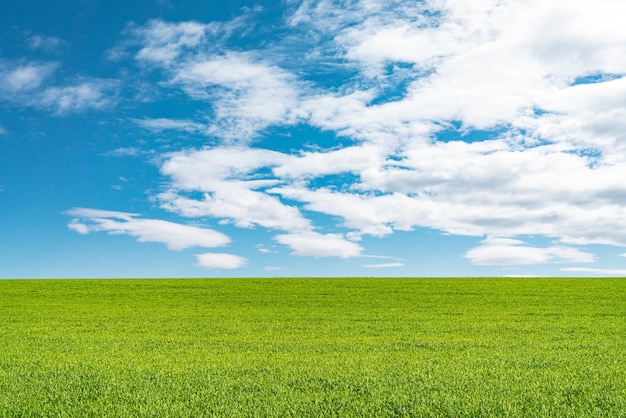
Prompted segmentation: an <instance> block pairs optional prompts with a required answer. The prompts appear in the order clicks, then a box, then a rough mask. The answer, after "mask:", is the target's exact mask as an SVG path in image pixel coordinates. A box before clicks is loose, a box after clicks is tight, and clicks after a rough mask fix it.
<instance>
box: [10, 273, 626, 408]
mask: <svg viewBox="0 0 626 418" xmlns="http://www.w3.org/2000/svg"><path fill="white" fill-rule="evenodd" d="M17 416H20V417H28V416H33V417H34V416H68V417H69V416H72V417H74V416H110V417H124V416H140V417H149V416H159V417H187V416H188V417H201V416H229V417H236V416H259V417H261V416H293V417H306V416H311V417H313V416H315V417H317V416H341V417H344V416H424V417H436V416H439V417H464V416H466V417H481V416H525V417H532V416H552V417H594V416H595V417H626V280H623V279H224V280H221V279H220V280H214V279H210V280H186V279H181V280H32V281H31V280H22V281H20V280H5V281H0V417H17Z"/></svg>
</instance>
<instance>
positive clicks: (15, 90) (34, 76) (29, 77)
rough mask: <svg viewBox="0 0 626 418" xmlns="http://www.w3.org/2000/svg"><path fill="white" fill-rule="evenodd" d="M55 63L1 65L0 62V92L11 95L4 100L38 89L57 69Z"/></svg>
mask: <svg viewBox="0 0 626 418" xmlns="http://www.w3.org/2000/svg"><path fill="white" fill-rule="evenodd" d="M57 66H58V65H57V64H56V63H40V62H31V63H13V64H11V63H2V62H0V92H4V93H5V94H11V96H5V97H4V100H11V99H13V100H14V99H15V96H13V95H15V94H20V93H25V92H30V91H33V90H35V89H37V88H38V87H40V86H41V85H42V84H43V83H44V81H45V80H46V79H48V78H49V77H50V76H51V75H52V74H53V73H54V71H55V70H56V68H57Z"/></svg>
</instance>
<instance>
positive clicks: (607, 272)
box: [561, 267, 626, 276]
mask: <svg viewBox="0 0 626 418" xmlns="http://www.w3.org/2000/svg"><path fill="white" fill-rule="evenodd" d="M561 271H569V272H572V273H589V274H592V275H598V276H626V269H602V268H584V267H566V268H562V269H561Z"/></svg>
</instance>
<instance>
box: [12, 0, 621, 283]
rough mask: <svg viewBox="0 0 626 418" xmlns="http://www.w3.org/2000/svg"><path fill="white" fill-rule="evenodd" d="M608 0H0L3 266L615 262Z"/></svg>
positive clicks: (613, 40) (292, 267)
mask: <svg viewBox="0 0 626 418" xmlns="http://www.w3.org/2000/svg"><path fill="white" fill-rule="evenodd" d="M624 22H626V2H624V1H623V0H597V1H593V2H589V1H569V0H550V1H545V0H528V1H515V0H511V1H507V0H503V1H497V0H473V1H463V0H458V1H454V0H450V1H446V0H425V1H416V0H284V1H273V0H260V1H256V2H254V1H243V0H234V1H197V0H193V1H192V0H183V1H178V0H177V1H174V0H137V1H120V0H106V1H104V0H72V1H59V0H46V1H44V0H20V1H17V0H5V1H3V4H2V12H1V13H0V277H2V278H13V277H15V278H36V277H217V276H219V277H231V276H232V277H234V276H238V277H248V276H255V277H258V276H270V277H274V276H277V277H279V276H527V275H532V276H611V275H613V276H614V275H624V276H626V249H625V247H626V180H625V179H626V77H624V75H625V74H626V30H624Z"/></svg>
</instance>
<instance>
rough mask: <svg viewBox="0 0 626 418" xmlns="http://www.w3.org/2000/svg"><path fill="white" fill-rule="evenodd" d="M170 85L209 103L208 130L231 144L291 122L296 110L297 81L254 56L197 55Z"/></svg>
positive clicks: (237, 54) (177, 73) (178, 72)
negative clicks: (210, 118) (211, 122)
mask: <svg viewBox="0 0 626 418" xmlns="http://www.w3.org/2000/svg"><path fill="white" fill-rule="evenodd" d="M172 82H173V83H175V84H180V85H181V86H182V88H183V89H184V90H185V91H186V92H187V93H188V94H189V95H190V96H191V97H193V98H195V99H199V100H211V101H212V105H213V107H214V113H215V119H216V121H215V124H214V125H213V126H212V127H210V129H209V132H210V133H212V134H214V135H217V136H221V137H223V138H226V139H230V140H247V139H249V138H251V137H253V136H254V135H255V133H256V132H257V131H259V130H261V129H264V128H266V127H267V126H269V125H270V124H281V123H285V122H287V121H288V117H289V111H290V109H292V108H295V107H296V106H297V94H298V93H297V90H296V89H295V87H294V85H293V84H294V81H293V77H292V76H291V75H290V74H289V73H288V72H286V71H284V70H282V69H281V68H279V67H277V66H274V65H271V64H268V63H265V62H262V61H260V60H258V59H255V58H254V57H253V56H252V55H251V54H245V53H228V54H226V55H223V56H222V55H215V56H209V57H202V56H199V57H197V58H196V59H195V61H193V62H190V63H185V64H184V65H182V66H181V67H179V68H178V69H177V70H176V75H175V77H174V79H173V81H172Z"/></svg>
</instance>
